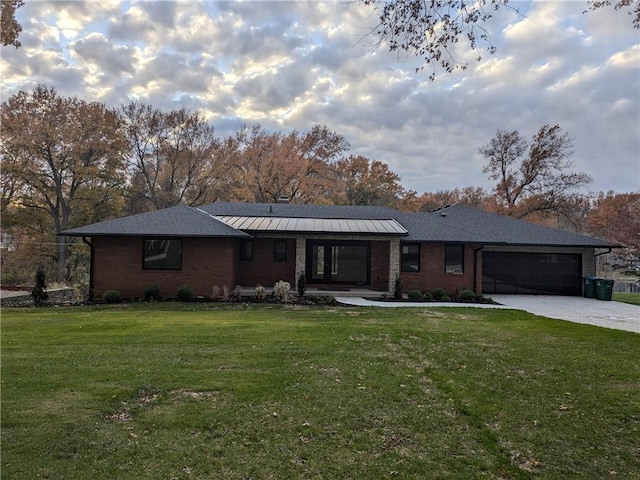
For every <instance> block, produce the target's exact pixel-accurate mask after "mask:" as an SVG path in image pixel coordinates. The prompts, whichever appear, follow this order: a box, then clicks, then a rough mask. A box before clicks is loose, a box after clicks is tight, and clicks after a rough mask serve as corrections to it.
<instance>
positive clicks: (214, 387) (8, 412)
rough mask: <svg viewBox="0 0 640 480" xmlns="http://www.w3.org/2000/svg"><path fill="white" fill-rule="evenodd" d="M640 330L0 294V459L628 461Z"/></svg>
mask: <svg viewBox="0 0 640 480" xmlns="http://www.w3.org/2000/svg"><path fill="white" fill-rule="evenodd" d="M638 352H640V335H637V334H633V333H628V332H622V331H615V330H609V329H600V328H597V327H592V326H588V325H579V324H572V323H568V322H561V321H554V320H549V319H546V318H543V317H536V316H534V315H530V314H527V313H524V312H520V311H513V310H481V309H464V308H451V309H435V308H424V309H422V308H420V309H391V308H389V309H383V308H380V309H374V308H366V309H364V308H363V309H357V308H300V307H289V308H282V307H271V308H243V307H236V308H220V307H216V306H207V305H180V304H156V305H152V306H141V305H129V306H127V305H120V306H113V307H109V306H105V307H94V308H89V307H83V308H56V309H53V308H48V309H20V310H12V309H4V310H3V312H2V445H1V446H2V460H1V461H2V465H1V466H2V478H3V480H4V479H7V480H8V479H31V478H51V479H65V480H66V479H103V478H105V479H106V478H118V479H205V478H212V479H213V478H215V479H218V478H225V479H242V478H256V479H265V478H274V479H298V478H322V479H327V478H340V479H346V478H354V479H381V478H415V479H424V478H438V479H446V478H452V479H470V478H478V477H482V478H508V479H528V478H545V479H560V478H561V479H571V478H575V479H578V478H579V479H582V478H594V479H605V478H612V479H623V478H624V479H638V478H640V356H639V353H638Z"/></svg>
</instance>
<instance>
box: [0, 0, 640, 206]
mask: <svg viewBox="0 0 640 480" xmlns="http://www.w3.org/2000/svg"><path fill="white" fill-rule="evenodd" d="M510 4H511V5H513V7H516V8H518V9H519V10H520V15H516V14H514V13H513V12H511V11H510V10H508V9H502V10H501V11H499V12H498V13H497V14H495V15H494V18H493V19H492V20H491V21H490V23H489V24H488V25H487V26H488V28H489V32H490V34H491V38H492V42H493V45H494V46H495V47H497V52H496V53H495V54H494V55H490V54H488V53H486V52H482V53H483V60H482V61H481V62H480V63H475V62H474V61H473V57H474V54H473V53H472V52H469V51H466V50H465V49H464V48H462V46H461V47H460V48H459V49H458V50H457V51H456V52H455V55H456V59H458V60H460V61H467V60H470V65H469V68H468V69H467V70H466V71H457V72H455V73H454V74H446V73H443V72H437V73H439V75H438V76H437V78H436V80H435V81H430V80H429V78H428V76H429V73H431V71H430V70H428V69H425V70H424V71H423V72H418V73H416V71H415V69H416V67H418V66H420V62H419V61H418V60H416V59H412V58H409V59H407V58H402V57H400V58H399V57H398V56H397V55H396V54H394V53H388V52H387V51H386V50H385V49H384V47H380V48H378V49H376V50H372V49H371V39H368V38H366V37H365V35H366V33H367V32H368V31H369V30H368V29H369V28H370V27H371V26H372V25H373V22H374V20H375V17H374V16H372V15H371V10H370V8H367V7H364V6H361V5H358V4H357V3H353V2H351V1H349V0H345V1H337V2H318V1H301V2H288V1H287V2H275V1H243V2H212V1H183V2H173V1H153V2H136V1H132V2H121V1H117V0H100V1H88V2H80V1H69V2H59V1H53V2H45V1H36V0H26V2H25V6H24V7H22V8H20V9H19V10H18V12H17V17H18V20H19V22H20V23H21V24H22V26H23V32H22V34H21V36H20V41H21V42H22V47H21V48H20V49H17V50H16V49H14V48H13V47H2V49H1V55H2V59H1V65H2V83H3V89H2V100H5V99H6V98H7V96H8V95H11V94H12V93H14V92H16V91H18V90H30V89H32V88H33V87H34V86H35V85H37V84H39V83H43V84H46V85H48V86H53V87H55V88H56V90H57V91H58V92H59V93H60V94H62V95H64V96H74V95H75V96H78V97H79V98H82V99H84V100H88V101H94V100H98V101H103V102H105V103H107V104H108V105H110V106H114V107H118V106H120V105H122V104H126V103H128V102H129V101H130V100H131V99H139V100H141V101H143V102H146V103H150V104H152V105H154V106H157V107H160V108H162V109H167V110H168V109H173V108H179V107H180V106H186V107H188V108H189V109H191V110H196V109H197V110H201V111H202V112H203V113H205V114H206V115H207V117H208V118H209V119H210V121H211V123H212V124H213V125H214V126H215V128H216V129H217V132H218V135H219V136H221V137H223V136H227V135H231V134H234V133H235V132H237V131H238V130H239V128H240V126H241V125H243V124H245V125H252V124H254V123H260V124H261V125H262V126H263V127H265V128H266V129H267V130H269V131H283V132H288V131H291V130H298V131H300V132H304V131H307V130H309V129H311V128H312V126H313V125H314V124H323V125H326V126H327V127H329V128H330V129H331V130H333V131H335V132H338V133H340V134H342V135H344V136H345V138H346V139H347V141H348V142H349V143H350V145H351V147H350V150H349V153H351V154H356V155H364V156H366V157H368V158H370V159H372V160H381V161H383V162H386V163H387V164H388V165H389V167H390V168H391V170H393V171H394V172H396V173H397V174H398V175H400V177H401V180H402V184H403V186H404V187H405V188H407V189H413V190H416V191H417V192H418V193H422V192H425V191H437V190H444V189H453V188H455V187H465V186H482V187H487V188H490V187H491V186H492V183H491V182H490V181H489V180H488V179H487V178H486V174H484V173H483V172H482V167H483V165H484V159H483V158H482V157H481V156H480V155H479V154H478V148H479V147H480V146H482V145H484V144H486V143H487V142H488V141H489V140H490V139H491V138H493V137H494V136H495V133H496V131H497V130H498V129H500V130H518V131H519V132H520V133H521V134H522V135H524V136H525V137H527V138H531V137H532V136H533V135H534V134H535V133H536V131H537V130H538V129H539V128H540V127H541V126H542V125H544V124H547V123H548V124H552V125H553V124H559V125H560V126H561V127H562V128H563V129H564V131H566V132H567V133H569V134H570V135H571V136H572V137H573V138H574V139H575V148H574V151H575V153H574V154H573V156H572V159H573V161H574V169H575V170H576V171H582V172H586V173H588V174H590V175H591V176H592V177H593V180H594V181H593V184H592V185H591V186H590V188H589V189H590V190H591V191H601V190H605V191H606V190H614V191H617V192H629V191H637V190H640V36H639V31H638V30H636V29H634V28H632V24H631V17H630V16H628V15H627V14H626V12H615V11H614V10H613V9H605V10H600V11H597V12H589V13H586V14H583V11H584V10H585V9H586V0H584V1H583V0H575V1H567V0H565V1H533V2H524V1H512V2H510Z"/></svg>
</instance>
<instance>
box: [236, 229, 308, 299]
mask: <svg viewBox="0 0 640 480" xmlns="http://www.w3.org/2000/svg"><path fill="white" fill-rule="evenodd" d="M275 240H276V239H275V238H254V239H253V260H250V261H245V260H242V261H238V280H237V281H238V283H239V284H240V285H242V286H246V287H255V286H256V285H262V286H263V287H273V285H274V284H275V283H276V282H277V281H279V280H283V281H285V282H289V283H290V284H291V288H292V289H294V290H295V288H296V241H295V239H285V241H286V242H287V260H286V261H285V262H280V261H278V262H276V261H275V260H274V259H273V251H274V248H275V247H274V243H275ZM279 240H282V238H280V239H279Z"/></svg>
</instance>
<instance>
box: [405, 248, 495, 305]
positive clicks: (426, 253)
mask: <svg viewBox="0 0 640 480" xmlns="http://www.w3.org/2000/svg"><path fill="white" fill-rule="evenodd" d="M477 248H479V245H465V248H464V273H462V274H453V273H445V265H444V250H445V244H444V243H422V244H420V271H419V272H416V273H408V272H401V273H400V280H401V281H402V289H403V291H404V292H408V291H409V290H421V291H422V292H427V291H432V290H434V289H436V288H444V290H445V291H446V292H447V294H448V295H455V294H457V293H459V292H460V291H462V290H464V289H471V290H472V289H473V288H474V281H473V280H474V278H473V275H474V258H473V257H474V255H478V261H477V265H476V267H477V270H476V272H475V273H476V283H475V285H476V290H477V291H478V292H480V291H482V283H481V282H482V257H481V255H480V253H479V252H478V253H475V250H476V249H477Z"/></svg>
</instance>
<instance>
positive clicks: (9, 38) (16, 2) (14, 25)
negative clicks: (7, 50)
mask: <svg viewBox="0 0 640 480" xmlns="http://www.w3.org/2000/svg"><path fill="white" fill-rule="evenodd" d="M23 5H24V0H2V1H1V2H0V40H1V41H2V46H3V47H6V46H8V45H11V46H14V47H16V48H18V47H20V46H21V43H20V42H19V41H18V36H19V35H20V32H22V26H21V25H20V24H19V23H18V21H17V20H16V10H17V9H18V8H20V7H22V6H23Z"/></svg>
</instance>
